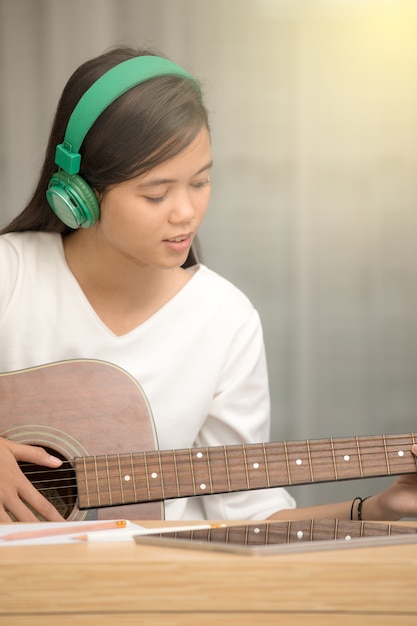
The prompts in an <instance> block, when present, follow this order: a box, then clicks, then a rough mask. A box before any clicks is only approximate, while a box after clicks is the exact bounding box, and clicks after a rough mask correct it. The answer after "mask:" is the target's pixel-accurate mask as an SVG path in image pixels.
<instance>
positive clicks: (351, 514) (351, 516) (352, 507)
mask: <svg viewBox="0 0 417 626" xmlns="http://www.w3.org/2000/svg"><path fill="white" fill-rule="evenodd" d="M358 500H359V504H358V510H359V507H360V505H361V504H362V498H359V497H357V498H355V499H354V500H353V502H352V506H351V507H350V519H351V520H353V509H354V506H355V502H357V501H358Z"/></svg>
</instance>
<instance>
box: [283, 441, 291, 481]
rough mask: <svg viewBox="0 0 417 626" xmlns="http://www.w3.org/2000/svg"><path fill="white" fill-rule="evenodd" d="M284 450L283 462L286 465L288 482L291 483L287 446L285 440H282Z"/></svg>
mask: <svg viewBox="0 0 417 626" xmlns="http://www.w3.org/2000/svg"><path fill="white" fill-rule="evenodd" d="M284 452H285V464H286V466H287V475H288V484H289V485H291V484H292V478H291V469H290V460H289V457H288V447H287V442H286V441H284Z"/></svg>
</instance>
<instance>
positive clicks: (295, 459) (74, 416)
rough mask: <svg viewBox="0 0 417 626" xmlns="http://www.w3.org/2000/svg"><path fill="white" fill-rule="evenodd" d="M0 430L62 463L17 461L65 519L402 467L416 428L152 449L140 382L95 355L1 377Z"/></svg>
mask: <svg viewBox="0 0 417 626" xmlns="http://www.w3.org/2000/svg"><path fill="white" fill-rule="evenodd" d="M0 399H1V400H0V425H1V426H0V428H1V432H0V435H1V436H2V437H5V438H7V439H10V440H13V441H17V442H20V443H25V444H32V445H39V446H42V447H44V448H46V449H47V450H49V451H50V452H51V453H52V454H54V455H55V456H58V457H60V458H61V459H62V460H63V464H62V466H61V467H60V468H57V469H52V470H51V469H49V468H43V467H40V466H36V465H33V464H29V463H22V464H21V467H22V471H23V472H24V473H25V475H26V476H27V478H28V479H29V480H30V481H31V482H32V484H33V485H34V486H35V487H36V488H37V489H38V490H39V491H40V492H41V493H42V494H43V495H44V496H45V497H46V498H47V499H48V500H49V501H50V502H51V503H53V504H54V505H55V506H56V508H57V509H58V510H59V512H60V513H61V515H63V517H65V518H66V519H68V520H81V519H85V517H86V515H87V513H88V511H91V510H92V511H93V515H94V516H95V517H98V518H120V517H122V518H130V519H142V520H146V519H161V518H163V503H164V501H165V500H166V499H171V498H182V497H188V496H204V495H207V494H214V493H228V492H236V491H245V490H254V489H263V488H271V487H290V486H291V485H301V484H308V483H320V482H329V481H340V480H351V479H359V478H370V477H377V476H394V475H399V474H410V473H414V472H415V471H416V467H417V466H416V458H415V457H414V455H413V454H412V453H411V451H410V448H411V446H412V444H414V443H415V442H416V441H417V435H416V434H413V433H412V434H403V435H379V436H365V437H352V438H330V439H315V440H306V441H292V442H286V441H281V442H276V443H253V444H242V445H239V444H237V445H228V446H216V447H210V448H190V449H180V450H159V449H158V444H157V436H156V432H155V427H154V423H153V419H152V413H151V409H150V406H149V403H148V401H147V399H146V396H145V394H144V392H143V390H142V388H141V387H140V385H139V384H138V383H137V382H136V380H135V379H133V378H132V377H131V376H130V375H129V374H128V373H127V372H125V371H124V370H122V369H121V368H119V367H117V366H115V365H112V364H110V363H106V362H103V361H96V360H84V359H80V360H71V361H62V362H57V363H51V364H48V365H42V366H40V367H34V368H31V369H25V370H19V371H15V372H10V373H5V374H1V375H0Z"/></svg>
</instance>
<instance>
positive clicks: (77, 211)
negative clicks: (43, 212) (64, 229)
mask: <svg viewBox="0 0 417 626" xmlns="http://www.w3.org/2000/svg"><path fill="white" fill-rule="evenodd" d="M46 199H47V201H48V203H49V206H50V207H51V209H52V210H53V212H54V213H55V215H56V216H57V217H59V219H60V220H61V221H62V222H64V224H65V225H66V226H69V227H70V228H73V229H77V228H80V227H81V228H89V227H90V226H93V225H94V224H95V223H96V222H97V221H98V219H99V217H100V207H99V203H98V200H97V197H96V194H95V193H94V191H93V189H92V188H91V187H90V185H89V184H88V183H86V181H85V180H84V179H83V178H81V176H78V174H72V175H69V174H67V173H66V172H64V171H62V170H60V171H58V172H56V173H55V174H54V175H53V176H52V177H51V179H50V181H49V186H48V189H47V192H46Z"/></svg>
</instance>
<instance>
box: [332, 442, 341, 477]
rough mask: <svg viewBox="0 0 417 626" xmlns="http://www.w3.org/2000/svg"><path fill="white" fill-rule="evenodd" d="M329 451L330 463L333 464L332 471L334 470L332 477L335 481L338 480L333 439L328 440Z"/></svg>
mask: <svg viewBox="0 0 417 626" xmlns="http://www.w3.org/2000/svg"><path fill="white" fill-rule="evenodd" d="M330 450H331V454H332V463H333V470H334V477H335V480H338V478H339V477H338V474H337V465H336V456H335V452H334V445H333V438H330Z"/></svg>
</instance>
